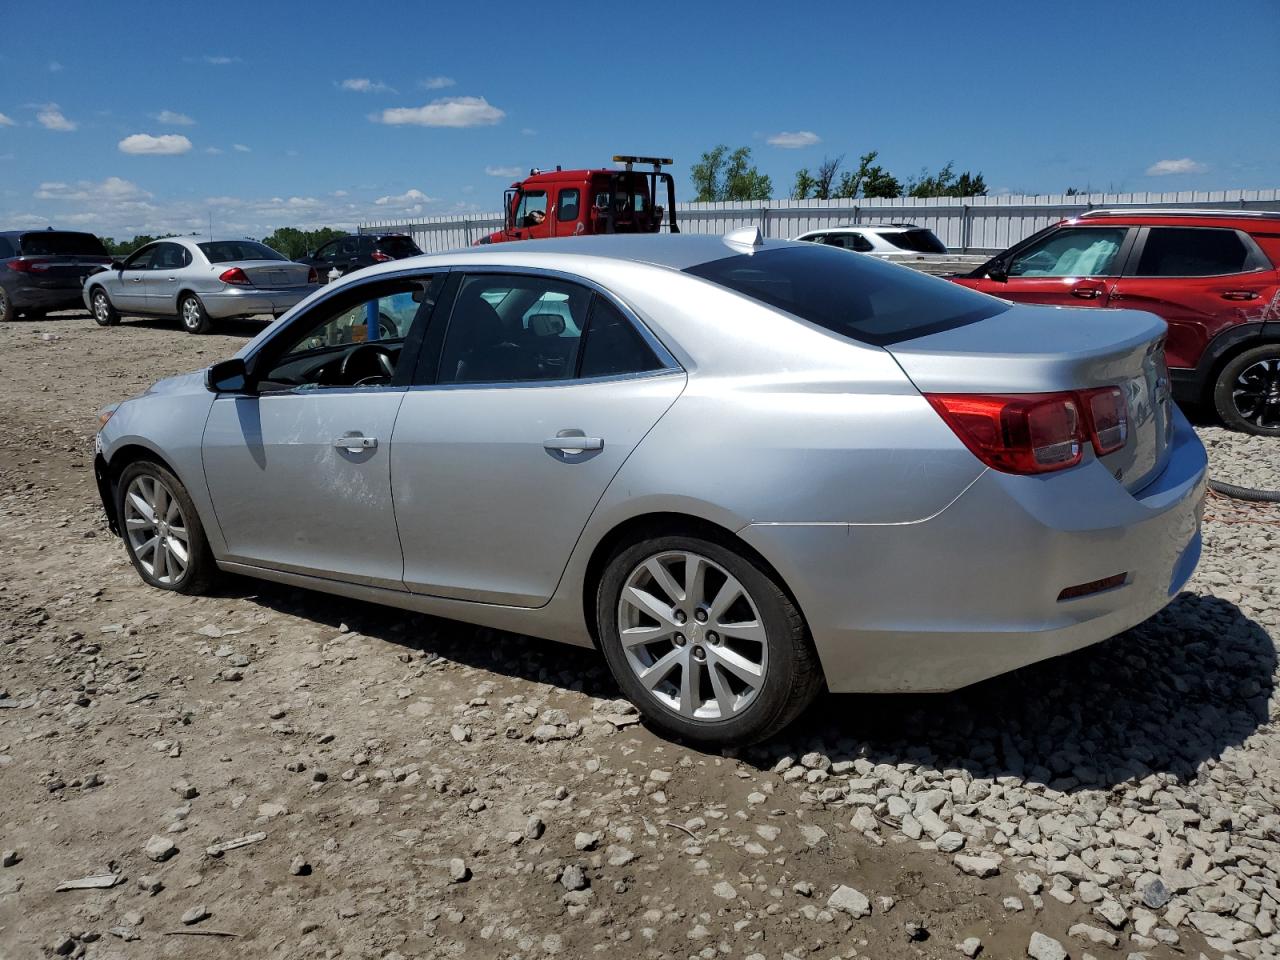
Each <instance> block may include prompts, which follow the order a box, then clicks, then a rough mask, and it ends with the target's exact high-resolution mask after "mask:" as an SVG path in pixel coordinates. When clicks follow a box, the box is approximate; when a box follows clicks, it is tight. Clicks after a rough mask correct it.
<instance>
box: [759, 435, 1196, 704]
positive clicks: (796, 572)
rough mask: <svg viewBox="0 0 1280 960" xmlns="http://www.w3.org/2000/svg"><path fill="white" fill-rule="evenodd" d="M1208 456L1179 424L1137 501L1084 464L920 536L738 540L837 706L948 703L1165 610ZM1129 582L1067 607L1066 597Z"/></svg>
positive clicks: (769, 532) (990, 492) (969, 506)
mask: <svg viewBox="0 0 1280 960" xmlns="http://www.w3.org/2000/svg"><path fill="white" fill-rule="evenodd" d="M1206 464H1207V460H1206V456H1205V452H1204V447H1203V446H1202V445H1201V443H1200V440H1199V438H1198V437H1196V435H1195V432H1194V431H1193V430H1192V429H1191V426H1190V425H1189V424H1188V423H1187V421H1186V418H1185V417H1183V416H1182V415H1181V414H1177V415H1176V427H1175V435H1174V441H1173V447H1172V449H1171V451H1170V459H1169V462H1168V464H1167V465H1166V467H1165V469H1164V471H1163V472H1162V473H1161V475H1160V476H1159V477H1158V478H1156V479H1155V480H1154V481H1152V483H1150V484H1149V485H1148V486H1147V487H1146V488H1144V489H1143V490H1141V491H1139V492H1138V493H1137V494H1136V495H1135V494H1130V493H1129V492H1127V491H1126V490H1125V489H1124V488H1123V487H1122V486H1121V485H1120V484H1118V483H1117V482H1116V481H1115V480H1114V478H1113V477H1112V476H1111V474H1110V473H1109V472H1108V471H1107V470H1106V468H1104V467H1103V466H1102V465H1101V464H1099V463H1097V462H1096V461H1092V462H1089V463H1086V464H1083V465H1081V466H1080V467H1077V468H1074V469H1072V470H1069V471H1065V472H1064V473H1061V474H1056V475H1049V476H1043V477H1014V476H1009V475H1007V474H1001V473H997V472H995V471H987V472H985V473H983V474H982V475H981V476H980V477H979V478H978V479H977V480H976V481H974V483H973V484H972V485H971V486H970V487H969V489H968V490H966V491H965V492H964V493H963V494H962V495H961V496H960V497H959V498H958V499H957V500H956V501H955V502H954V503H952V504H951V506H949V507H948V508H947V509H945V510H944V511H942V512H941V513H939V514H938V515H936V516H934V517H931V518H929V519H927V520H924V521H921V522H918V523H907V524H893V525H881V526H876V525H805V524H799V525H778V524H752V525H750V526H748V527H747V528H746V529H744V530H743V531H741V535H742V536H743V537H744V538H745V539H746V540H747V542H748V543H750V544H751V545H752V546H754V547H755V548H756V549H758V550H759V551H760V552H761V553H762V554H763V555H764V556H765V557H767V558H768V559H769V560H770V561H771V562H772V563H774V565H775V566H776V567H777V568H778V571H779V572H780V573H781V574H782V576H783V578H784V579H785V580H786V582H787V583H788V585H789V586H791V588H792V590H793V591H794V592H795V595H796V599H797V600H798V601H799V602H800V605H801V609H802V610H803V611H804V614H805V617H806V620H807V621H808V623H809V627H810V630H811V632H812V634H813V637H814V642H815V644H816V646H817V649H818V654H819V657H820V659H821V661H822V666H823V669H824V671H825V673H826V677H827V682H828V685H829V687H830V688H831V689H832V690H833V691H837V692H895V691H920V692H923V691H943V690H954V689H957V688H959V687H963V686H967V685H968V684H971V683H975V682H977V681H979V680H983V679H986V678H988V677H992V676H996V675H998V674H1001V673H1005V672H1007V671H1009V670H1014V669H1016V668H1018V667H1021V666H1025V665H1026V664H1030V663H1034V662H1036V661H1039V660H1044V659H1046V658H1049V657H1053V656H1057V655H1059V654H1063V653H1067V652H1070V651H1072V650H1077V649H1079V648H1081V647H1085V646H1089V645H1090V644H1094V643H1098V642H1099V641H1102V640H1105V639H1107V638H1109V637H1112V636H1114V635H1116V634H1117V633H1120V632H1122V631H1124V630H1127V629H1128V628H1130V627H1132V626H1135V625H1136V624H1138V623H1141V622H1142V621H1143V620H1145V619H1147V618H1148V617H1150V616H1151V615H1152V614H1154V613H1156V612H1157V611H1159V610H1160V609H1162V608H1163V607H1164V606H1165V605H1167V604H1168V603H1169V601H1170V600H1171V599H1172V598H1173V597H1174V596H1175V595H1176V594H1177V592H1178V591H1179V590H1180V589H1181V588H1182V586H1183V584H1185V583H1186V581H1187V579H1188V578H1189V577H1190V576H1191V574H1192V572H1193V571H1194V570H1195V566H1196V563H1197V561H1198V560H1199V556H1200V545H1201V540H1200V519H1201V514H1202V512H1203V506H1204V494H1205V486H1206V481H1205V477H1206V472H1205V470H1206ZM1122 573H1123V574H1125V575H1126V578H1125V581H1124V583H1123V585H1121V586H1118V587H1114V588H1112V589H1110V590H1106V591H1104V592H1100V593H1095V594H1091V595H1088V596H1083V597H1079V598H1076V599H1070V600H1062V601H1060V600H1059V599H1058V596H1059V594H1060V592H1061V591H1062V590H1063V589H1064V588H1066V587H1070V586H1075V585H1078V584H1085V583H1091V582H1093V581H1097V580H1103V579H1105V578H1108V577H1112V576H1115V575H1117V574H1122Z"/></svg>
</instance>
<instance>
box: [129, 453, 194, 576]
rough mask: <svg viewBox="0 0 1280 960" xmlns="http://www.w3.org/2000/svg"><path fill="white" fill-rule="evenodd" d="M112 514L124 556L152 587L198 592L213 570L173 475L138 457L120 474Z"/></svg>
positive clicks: (187, 502) (183, 492)
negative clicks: (123, 548)
mask: <svg viewBox="0 0 1280 960" xmlns="http://www.w3.org/2000/svg"><path fill="white" fill-rule="evenodd" d="M119 496H120V500H119V510H118V513H117V516H118V517H119V521H120V530H121V533H122V535H123V536H124V541H125V545H126V547H127V549H128V551H129V559H130V560H132V561H133V565H134V567H135V569H137V571H138V573H139V574H141V575H142V579H143V580H145V581H146V582H147V583H149V584H150V585H151V586H153V587H160V588H162V589H164V590H174V591H177V592H178V593H199V592H202V591H203V590H204V589H205V588H206V587H207V586H208V584H209V582H210V580H211V578H212V576H213V571H214V563H213V558H212V555H211V554H210V553H209V548H208V543H207V541H206V540H205V536H204V528H203V527H202V526H201V525H200V520H199V518H198V517H197V516H196V512H195V507H194V505H193V504H192V503H191V498H190V497H189V496H188V495H187V491H186V490H185V489H184V488H183V486H182V484H181V483H179V482H178V480H177V478H176V477H174V476H173V474H171V473H170V472H169V471H168V470H166V469H164V468H163V467H161V466H159V465H158V464H154V463H149V462H147V461H139V462H138V463H134V464H130V465H129V466H128V467H126V468H125V471H124V473H123V474H122V475H121V477H120V486H119Z"/></svg>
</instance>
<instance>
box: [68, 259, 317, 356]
mask: <svg viewBox="0 0 1280 960" xmlns="http://www.w3.org/2000/svg"><path fill="white" fill-rule="evenodd" d="M318 283H319V279H318V277H317V276H316V271H315V270H314V269H312V268H311V267H309V266H307V265H306V264H305V263H293V262H292V261H290V260H288V259H287V258H286V257H284V256H283V255H281V254H279V253H277V252H276V251H275V250H272V249H271V248H270V247H268V246H267V245H266V244H262V243H258V242H257V241H256V240H245V239H229V240H199V239H196V238H194V237H170V238H168V239H165V240H157V241H155V242H154V243H149V244H147V245H146V246H145V247H142V248H141V249H140V250H137V251H136V252H134V253H133V254H132V255H131V256H129V258H128V259H127V260H125V261H124V262H123V263H120V262H115V263H113V264H112V265H111V266H110V267H109V268H107V269H105V270H102V271H100V272H98V273H94V274H93V275H91V276H89V277H88V278H87V279H86V280H85V282H84V303H85V306H86V307H88V308H89V312H90V313H92V314H93V318H94V320H96V321H97V322H98V324H99V325H101V326H104V327H109V326H114V325H115V324H117V323H119V322H120V318H121V317H122V316H159V317H172V316H177V317H178V319H179V320H180V321H181V323H182V327H183V329H184V330H186V331H187V332H188V333H208V332H209V330H210V329H211V328H212V326H213V323H214V321H216V320H228V319H231V318H233V317H250V316H257V315H261V314H270V315H272V316H273V317H278V316H280V315H281V314H282V313H284V312H285V311H286V310H288V309H290V308H291V307H293V306H295V305H296V304H297V303H298V302H299V301H300V300H302V298H303V297H305V296H307V295H308V294H309V293H312V292H313V291H314V290H315V289H316V287H317V285H318Z"/></svg>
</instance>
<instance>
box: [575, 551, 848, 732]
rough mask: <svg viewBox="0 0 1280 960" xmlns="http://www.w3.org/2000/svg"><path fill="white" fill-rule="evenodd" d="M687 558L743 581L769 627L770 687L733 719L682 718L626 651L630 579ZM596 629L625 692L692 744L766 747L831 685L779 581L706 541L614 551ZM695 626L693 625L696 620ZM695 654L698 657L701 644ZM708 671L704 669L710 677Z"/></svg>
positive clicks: (703, 639)
mask: <svg viewBox="0 0 1280 960" xmlns="http://www.w3.org/2000/svg"><path fill="white" fill-rule="evenodd" d="M681 552H687V553H690V554H695V555H698V556H700V557H703V558H705V559H707V560H710V561H711V562H712V564H716V565H719V566H720V567H721V568H723V571H725V572H727V573H728V574H729V575H731V576H732V577H734V578H736V579H737V581H738V582H739V583H740V584H741V585H742V586H743V587H744V588H745V590H746V592H747V594H748V595H749V598H750V601H751V602H752V603H753V604H754V606H755V608H756V610H757V611H758V615H759V619H760V623H761V624H762V625H763V627H764V631H765V645H766V647H767V652H768V660H767V664H766V666H765V669H764V676H763V681H762V683H761V685H760V687H759V688H758V690H757V692H756V694H755V696H754V699H752V700H751V701H750V702H749V703H747V704H746V705H745V706H744V707H742V708H741V711H740V712H738V713H735V714H733V715H732V716H730V717H729V718H728V719H709V720H700V719H696V718H686V717H684V716H682V715H681V714H680V713H679V712H678V711H677V710H676V709H675V708H674V707H671V706H669V705H667V704H666V703H665V702H664V701H663V700H661V699H659V697H658V696H656V695H655V694H654V693H651V692H650V690H649V689H647V688H646V687H645V685H644V684H643V683H641V681H640V679H639V677H638V676H637V674H636V671H635V669H634V668H633V667H632V665H631V663H630V662H629V661H628V657H627V654H626V653H625V652H624V649H623V645H622V640H621V636H620V632H619V603H620V599H621V596H622V590H623V587H624V586H625V585H626V582H627V580H628V578H629V577H630V576H631V575H632V573H633V571H637V568H639V567H640V566H641V565H642V564H644V563H645V562H646V561H647V560H651V559H653V558H655V557H660V556H663V555H664V554H678V553H681ZM596 623H597V625H598V628H599V631H598V635H599V638H600V646H601V649H602V650H603V652H604V656H605V659H606V660H607V661H608V664H609V668H610V670H612V672H613V675H614V678H615V679H616V680H617V682H618V685H619V686H620V687H621V688H622V691H623V693H625V694H626V696H627V697H628V698H629V699H630V700H631V702H632V703H634V704H635V705H636V708H637V709H638V710H639V711H640V713H641V715H642V716H643V717H644V718H645V720H646V721H647V722H648V723H649V724H650V725H652V726H653V727H656V728H658V729H659V730H661V731H663V732H664V733H667V734H671V735H674V736H676V737H678V738H680V739H683V740H686V741H690V742H694V743H701V744H707V745H714V746H742V745H746V744H751V743H756V742H758V741H760V740H764V739H766V738H768V737H770V736H773V735H774V734H775V733H777V732H778V731H780V730H782V729H783V728H784V727H786V726H788V725H789V724H790V723H791V722H792V721H794V720H795V719H796V718H797V717H798V716H799V715H800V714H801V713H802V712H804V710H805V708H807V707H808V706H809V705H810V704H811V703H812V702H813V700H814V698H815V697H816V696H817V695H818V693H819V692H821V690H822V688H823V685H824V681H823V676H822V668H821V666H820V665H819V663H818V655H817V651H816V650H814V647H813V641H812V639H811V638H810V636H809V632H808V629H807V627H806V626H805V623H804V618H803V616H801V614H800V611H799V609H798V608H797V607H796V605H795V603H793V602H792V600H791V598H790V597H789V596H788V595H787V593H786V591H785V590H783V588H782V585H781V584H780V583H779V582H778V581H777V580H776V578H775V576H774V575H773V574H771V573H769V572H767V571H766V570H765V569H763V568H762V565H760V564H757V563H756V562H754V561H753V560H749V559H747V558H746V557H744V556H743V555H741V554H739V553H737V552H735V551H734V550H733V549H731V548H729V547H726V546H724V545H722V544H720V543H716V542H713V541H711V540H706V539H703V538H700V537H689V536H680V535H664V536H656V537H653V538H650V539H646V540H642V541H640V542H638V543H634V544H631V545H624V546H623V547H622V548H620V549H619V550H618V551H617V552H615V553H614V555H613V556H612V557H611V558H610V559H609V561H608V563H607V565H606V567H605V570H604V574H603V576H602V577H601V579H600V586H599V589H598V590H597V593H596ZM688 625H689V626H690V627H692V626H693V624H692V622H691V621H690V622H689V623H688ZM726 629H727V628H726ZM695 640H697V641H698V642H700V643H702V644H707V643H715V642H716V641H715V638H714V637H712V636H711V634H709V633H705V634H701V635H693V634H691V635H690V639H689V640H688V641H686V642H689V643H693V641H695ZM720 642H721V643H724V642H725V640H724V639H721V641H720ZM682 646H683V644H682ZM693 649H694V651H696V650H697V644H696V643H693ZM704 663H705V661H704ZM706 669H707V668H706V667H705V666H704V667H703V670H704V671H705V670H706ZM721 676H722V677H724V676H725V674H723V673H722V674H721ZM708 682H709V681H708Z"/></svg>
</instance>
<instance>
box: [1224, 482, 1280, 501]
mask: <svg viewBox="0 0 1280 960" xmlns="http://www.w3.org/2000/svg"><path fill="white" fill-rule="evenodd" d="M1209 489H1210V490H1212V491H1213V492H1214V493H1220V494H1222V495H1223V496H1224V497H1231V498H1232V499H1233V500H1251V501H1253V502H1254V503H1280V490H1257V489H1255V488H1253V487H1237V486H1236V485H1235V484H1234V483H1223V482H1222V481H1221V480H1210V481H1209Z"/></svg>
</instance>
